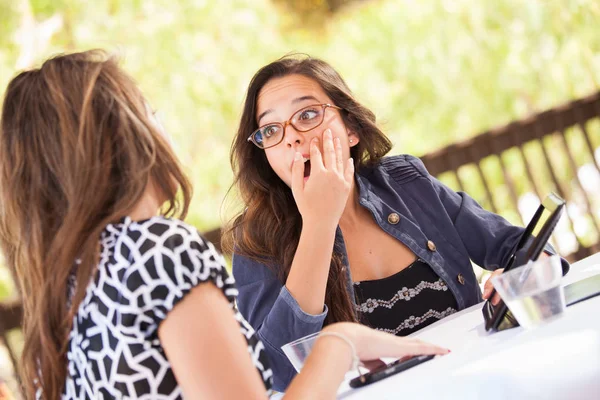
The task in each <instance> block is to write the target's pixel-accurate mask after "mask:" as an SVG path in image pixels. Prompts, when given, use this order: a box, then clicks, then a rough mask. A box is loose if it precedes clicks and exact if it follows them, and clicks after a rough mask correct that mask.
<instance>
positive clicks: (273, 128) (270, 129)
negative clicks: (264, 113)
mask: <svg viewBox="0 0 600 400" xmlns="http://www.w3.org/2000/svg"><path fill="white" fill-rule="evenodd" d="M279 129H280V128H279V125H267V126H265V127H264V128H262V129H261V130H260V133H261V134H262V135H263V136H264V137H265V138H266V139H269V138H271V137H273V136H275V135H277V132H279Z"/></svg>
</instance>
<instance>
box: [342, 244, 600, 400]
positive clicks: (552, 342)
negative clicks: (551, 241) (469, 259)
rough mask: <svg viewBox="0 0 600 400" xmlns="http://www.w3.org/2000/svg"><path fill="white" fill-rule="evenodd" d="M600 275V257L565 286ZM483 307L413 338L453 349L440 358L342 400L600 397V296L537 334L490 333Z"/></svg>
mask: <svg viewBox="0 0 600 400" xmlns="http://www.w3.org/2000/svg"><path fill="white" fill-rule="evenodd" d="M596 274H600V253H599V254H595V255H593V256H591V257H588V258H586V259H584V260H581V261H579V262H577V263H575V264H573V265H572V266H571V271H570V272H569V274H568V275H567V276H566V277H565V278H563V284H569V283H571V282H575V281H578V280H581V279H583V278H585V277H588V276H592V275H596ZM482 306H483V303H481V304H478V305H475V306H473V307H470V308H468V309H465V310H463V311H461V312H459V313H456V314H454V315H452V316H450V317H447V318H445V319H443V320H441V321H439V322H437V323H435V324H432V325H430V326H429V327H427V328H425V329H423V330H422V331H419V332H416V333H415V334H413V336H416V337H419V338H421V339H423V340H426V341H430V342H432V343H437V344H439V345H442V346H446V347H448V348H449V349H451V350H452V353H450V354H449V355H447V356H444V357H436V358H435V359H433V360H431V361H428V362H426V363H424V364H421V365H419V366H417V367H414V368H412V369H410V370H407V371H404V372H402V373H399V374H397V375H394V376H392V377H389V378H386V379H384V380H382V381H380V382H377V383H375V384H372V385H369V386H366V387H364V388H361V389H350V388H349V387H348V385H347V382H344V383H343V384H342V386H341V387H340V390H339V391H338V398H339V399H352V400H354V399H377V400H383V399H418V400H426V399H435V400H439V399H446V398H456V399H485V400H492V399H507V398H511V399H545V400H546V399H595V400H599V399H600V296H597V297H594V298H593V299H590V300H587V301H584V302H582V303H579V304H576V305H573V306H571V307H568V308H567V310H566V311H565V313H564V315H562V316H561V317H560V318H558V319H556V320H554V321H551V322H548V323H546V324H544V325H541V326H538V327H536V328H535V329H532V330H524V329H523V328H521V327H519V328H514V329H509V330H506V331H502V332H497V333H493V334H488V333H487V332H485V329H484V327H483V316H482V314H481V308H482Z"/></svg>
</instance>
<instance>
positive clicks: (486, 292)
mask: <svg viewBox="0 0 600 400" xmlns="http://www.w3.org/2000/svg"><path fill="white" fill-rule="evenodd" d="M502 272H504V268H501V269H497V270H495V271H494V272H492V274H491V275H490V276H489V277H488V279H487V281H485V285H483V298H484V300H487V299H488V298H489V297H490V294H492V292H493V291H494V285H492V278H493V277H494V276H498V275H500V274H501V273H502ZM500 300H501V298H500V295H499V294H498V292H495V293H494V296H492V300H491V301H492V304H493V305H496V304H498V303H499V302H500Z"/></svg>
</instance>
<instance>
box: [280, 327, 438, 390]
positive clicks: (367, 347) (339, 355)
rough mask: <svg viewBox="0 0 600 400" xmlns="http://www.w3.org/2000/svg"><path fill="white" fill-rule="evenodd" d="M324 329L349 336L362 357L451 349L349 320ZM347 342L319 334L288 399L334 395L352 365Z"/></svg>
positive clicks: (412, 354)
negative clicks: (377, 329)
mask: <svg viewBox="0 0 600 400" xmlns="http://www.w3.org/2000/svg"><path fill="white" fill-rule="evenodd" d="M323 332H333V333H337V334H339V335H342V336H344V337H345V338H347V339H348V340H350V341H351V342H352V344H353V345H354V348H355V349H356V353H357V354H356V355H357V356H358V358H359V359H360V360H361V361H371V360H378V359H379V358H381V357H395V358H402V357H406V356H416V355H429V354H436V355H437V354H439V355H444V354H448V353H449V352H450V350H448V349H445V348H443V347H440V346H436V345H433V344H430V343H426V342H423V341H422V340H419V339H416V338H408V337H399V336H394V335H391V334H389V333H385V332H380V331H376V330H374V329H371V328H368V327H366V326H364V325H360V324H356V323H350V322H339V323H336V324H332V325H329V326H327V327H325V328H324V329H323ZM344 342H345V341H344V340H342V339H341V338H339V337H335V336H333V335H322V336H320V337H319V338H318V339H317V341H316V342H315V344H314V347H313V349H312V351H311V353H310V354H309V356H308V358H307V359H306V363H305V364H304V366H303V367H302V373H301V374H298V375H297V376H296V377H295V378H294V380H293V381H292V383H291V385H290V386H289V387H288V390H287V392H286V396H285V399H306V398H310V399H334V398H335V397H336V392H337V390H338V387H339V385H340V383H341V382H342V381H343V379H344V376H345V374H346V372H348V369H349V368H350V367H351V365H352V356H353V355H352V352H351V349H350V346H348V343H344Z"/></svg>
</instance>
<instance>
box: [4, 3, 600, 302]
mask: <svg viewBox="0 0 600 400" xmlns="http://www.w3.org/2000/svg"><path fill="white" fill-rule="evenodd" d="M598 26H600V3H599V2H598V1H597V0H563V1H558V0H556V1H554V0H528V1H522V0H496V1H483V0H479V1H477V0H423V1H410V0H354V1H351V0H337V1H334V0H330V1H325V0H296V1H292V0H222V1H210V0H130V1H119V0H106V1H83V0H0V94H3V92H4V88H5V87H6V84H7V83H8V81H9V80H10V78H11V77H12V76H14V74H15V73H16V72H17V71H18V70H21V69H23V68H27V67H30V66H35V65H39V63H40V62H41V61H43V60H44V59H45V58H47V57H49V56H51V55H53V54H56V53H61V52H71V51H77V50H85V49H90V48H105V49H107V50H109V51H112V52H114V53H117V54H118V55H120V57H121V59H122V64H123V66H124V67H125V69H126V70H127V71H129V72H130V73H131V74H132V75H133V76H134V77H135V79H136V80H137V81H138V82H139V84H140V86H141V87H142V89H143V91H144V93H145V94H146V96H147V97H148V99H149V100H150V102H151V104H152V105H153V107H154V108H155V109H157V110H158V112H159V115H160V118H161V119H162V122H163V124H164V125H165V127H166V128H167V130H168V131H169V132H170V133H171V134H172V136H173V138H174V142H175V147H176V151H177V153H178V155H179V156H180V157H181V159H182V161H183V164H184V165H185V166H186V168H187V171H188V173H189V175H190V177H191V178H192V181H193V183H194V186H195V196H194V201H193V205H192V208H191V212H190V216H189V219H188V221H189V222H191V223H193V224H194V225H196V226H197V227H198V228H199V229H200V230H209V229H212V228H214V227H217V226H219V225H221V224H222V222H223V219H224V218H227V217H228V216H229V215H231V211H232V210H231V208H232V209H233V210H235V209H236V208H237V207H236V206H237V205H236V204H235V203H234V204H233V205H232V207H225V208H224V207H223V206H222V204H223V198H224V196H225V194H226V192H227V189H228V188H229V185H230V184H231V181H232V173H231V169H230V166H229V159H228V156H229V148H230V143H231V140H232V137H233V135H234V132H235V130H236V124H237V119H238V117H239V115H240V110H241V107H242V101H243V97H244V93H245V89H246V85H247V84H248V82H249V80H250V78H251V77H252V75H253V74H254V72H255V71H256V70H257V69H258V68H259V67H261V66H262V65H264V64H266V63H268V62H269V61H272V60H274V59H276V58H279V57H281V56H282V55H284V54H286V53H290V52H303V53H308V54H311V55H313V56H316V57H320V58H323V59H325V60H326V61H328V62H330V63H331V64H333V66H334V67H336V68H337V69H338V70H339V71H340V72H341V74H342V76H344V78H345V79H346V81H347V82H348V84H349V86H350V87H351V88H352V89H353V91H354V92H355V94H356V96H357V97H358V99H360V100H361V101H362V102H363V103H365V104H366V105H367V106H368V107H370V108H371V109H372V110H373V111H375V113H376V114H377V115H378V118H379V121H380V124H381V126H382V127H383V128H384V131H385V132H387V133H388V134H389V136H390V137H391V139H392V141H393V142H394V144H395V147H394V150H393V151H392V154H399V153H412V154H415V155H422V154H424V153H427V152H429V151H432V150H435V149H437V148H440V147H442V146H445V145H447V144H450V143H452V142H455V141H457V140H461V139H465V138H467V137H470V136H472V135H474V134H476V133H478V132H480V131H482V130H484V129H487V128H491V127H494V126H497V125H499V124H503V123H506V122H509V121H511V120H513V119H517V118H521V117H523V116H525V115H527V114H529V113H530V112H533V111H534V110H543V109H546V108H549V107H551V106H554V105H557V104H560V103H562V102H565V101H567V100H570V99H573V98H576V97H581V96H584V95H586V94H589V93H591V92H593V91H595V90H597V89H598V88H599V87H600V85H599V82H600V35H598ZM475 190H476V189H475ZM3 290H4V291H6V290H9V288H7V287H2V286H0V296H2V291H3Z"/></svg>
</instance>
